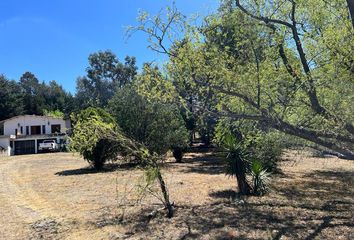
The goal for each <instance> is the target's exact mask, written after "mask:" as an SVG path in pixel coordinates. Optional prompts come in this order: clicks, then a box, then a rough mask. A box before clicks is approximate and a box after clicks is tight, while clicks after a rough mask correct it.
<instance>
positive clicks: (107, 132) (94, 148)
mask: <svg viewBox="0 0 354 240" xmlns="http://www.w3.org/2000/svg"><path fill="white" fill-rule="evenodd" d="M72 118H73V120H74V132H73V135H72V137H71V139H70V148H71V149H72V150H73V151H77V152H79V153H80V154H81V155H82V156H83V157H84V159H86V160H87V161H88V162H90V163H92V164H93V166H94V167H95V168H96V169H97V170H101V169H102V167H103V164H104V163H105V162H106V161H108V160H114V161H117V159H118V156H122V157H125V158H126V159H128V161H131V157H134V158H136V160H137V162H138V163H139V166H140V167H143V168H145V169H146V175H147V185H150V184H152V183H153V182H154V181H156V180H157V181H158V183H159V186H160V189H161V193H162V195H163V198H162V199H163V200H162V202H163V204H164V205H165V208H166V209H167V216H168V217H169V218H171V217H173V214H174V210H173V204H172V203H171V202H170V199H169V194H168V189H167V186H166V183H165V181H164V179H163V177H162V173H161V168H160V164H161V162H162V161H161V158H160V157H159V156H158V155H156V153H151V150H148V149H147V148H146V147H145V146H144V145H143V144H141V143H139V142H137V141H134V140H132V139H130V138H129V137H127V136H126V135H125V134H124V133H123V132H122V131H121V129H120V128H119V127H118V126H117V124H116V123H115V121H114V119H113V117H111V116H110V115H109V114H108V113H107V112H106V111H105V110H103V109H95V108H88V109H86V110H83V111H81V112H80V113H78V114H73V115H72Z"/></svg>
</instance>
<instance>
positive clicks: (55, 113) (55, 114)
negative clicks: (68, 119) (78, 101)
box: [43, 109, 64, 118]
mask: <svg viewBox="0 0 354 240" xmlns="http://www.w3.org/2000/svg"><path fill="white" fill-rule="evenodd" d="M43 115H44V116H48V117H56V118H64V113H63V112H62V111H60V110H54V111H49V110H46V109H44V110H43Z"/></svg>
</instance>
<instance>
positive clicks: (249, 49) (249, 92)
mask: <svg viewBox="0 0 354 240" xmlns="http://www.w3.org/2000/svg"><path fill="white" fill-rule="evenodd" d="M170 10H171V9H170ZM147 16H148V15H146V14H145V15H144V17H142V18H141V19H139V23H140V25H139V27H137V30H141V31H143V32H145V33H147V34H148V35H149V36H148V37H149V46H150V47H151V48H152V49H154V50H156V51H159V52H164V53H167V54H168V56H169V62H168V63H167V64H166V70H167V74H168V75H167V77H169V78H170V79H171V80H172V82H173V85H174V86H175V89H176V91H177V92H178V94H179V95H180V96H181V98H183V100H184V102H185V103H188V104H187V105H188V107H190V109H192V111H191V112H193V114H194V113H195V112H196V109H197V110H199V111H200V112H202V110H201V109H200V108H203V110H206V111H207V112H213V113H214V114H215V115H217V116H219V117H223V116H228V117H231V118H233V119H234V120H235V121H237V120H240V119H245V120H247V121H257V122H258V123H259V124H260V125H261V124H262V125H264V126H266V127H267V128H268V129H270V128H273V129H276V130H278V131H281V132H283V133H286V134H290V135H293V136H297V137H300V138H303V139H305V140H307V141H311V142H313V143H315V144H319V145H321V146H322V147H326V148H329V149H331V150H333V151H334V152H336V153H337V154H338V155H340V156H343V157H346V158H354V149H353V134H354V119H353V112H354V109H353V104H351V103H352V101H353V99H352V95H353V94H352V92H353V87H354V86H353V83H354V82H353V81H352V79H353V69H354V68H353V64H352V63H353V61H354V59H353V56H354V54H353V49H354V47H353V46H354V45H353V43H354V41H353V31H354V30H353V26H352V25H351V22H350V19H349V18H348V8H347V5H346V2H345V1H342V0H336V1H331V2H327V1H321V0H314V1H304V0H300V1H278V2H277V1H231V0H227V1H222V3H221V6H220V8H219V10H218V12H217V13H215V14H212V15H209V16H207V17H206V18H205V19H204V21H203V22H202V24H200V25H199V26H197V25H196V22H195V21H187V20H185V19H184V18H178V16H180V15H179V12H178V11H176V10H175V9H172V11H168V14H167V17H166V18H164V17H163V16H161V15H158V16H156V17H155V18H151V17H147ZM171 16H172V17H171ZM173 16H176V19H174V18H173ZM154 20H155V21H154ZM169 21H172V22H169ZM176 25H177V26H183V30H182V31H181V32H182V33H183V34H181V37H179V38H177V37H175V38H173V35H168V33H170V32H171V31H173V29H172V27H171V28H165V27H163V26H173V27H174V26H176ZM155 30H156V31H155ZM164 36H169V37H172V38H173V39H172V42H173V44H170V45H164V44H163V42H164V41H163V40H164ZM199 116H200V115H199Z"/></svg>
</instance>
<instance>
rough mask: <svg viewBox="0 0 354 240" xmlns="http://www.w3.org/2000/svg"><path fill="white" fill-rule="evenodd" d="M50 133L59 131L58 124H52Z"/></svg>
mask: <svg viewBox="0 0 354 240" xmlns="http://www.w3.org/2000/svg"><path fill="white" fill-rule="evenodd" d="M52 133H60V124H53V125H52Z"/></svg>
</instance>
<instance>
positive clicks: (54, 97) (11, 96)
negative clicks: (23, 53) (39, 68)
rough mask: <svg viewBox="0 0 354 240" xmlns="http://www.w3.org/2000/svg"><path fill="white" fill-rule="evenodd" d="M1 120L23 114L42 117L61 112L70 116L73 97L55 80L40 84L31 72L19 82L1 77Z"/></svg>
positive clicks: (25, 74) (24, 75)
mask: <svg viewBox="0 0 354 240" xmlns="http://www.w3.org/2000/svg"><path fill="white" fill-rule="evenodd" d="M0 89H1V91H0V98H1V102H0V119H1V120H3V119H6V118H10V117H13V116H17V115H21V114H36V115H42V114H43V113H44V111H56V110H58V111H61V112H64V113H65V114H69V113H70V112H71V111H72V108H73V104H72V103H73V97H72V96H71V95H70V94H69V93H67V92H66V91H65V90H64V89H63V88H62V86H60V85H58V84H57V83H56V82H55V81H54V80H53V81H50V82H49V84H45V83H44V82H42V83H40V82H39V80H38V79H37V78H36V76H35V75H34V74H32V73H30V72H26V73H24V74H23V75H22V76H21V78H20V81H19V82H16V81H10V80H8V79H6V77H5V76H3V75H0Z"/></svg>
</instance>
